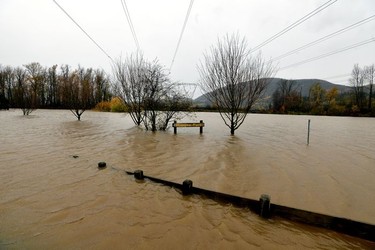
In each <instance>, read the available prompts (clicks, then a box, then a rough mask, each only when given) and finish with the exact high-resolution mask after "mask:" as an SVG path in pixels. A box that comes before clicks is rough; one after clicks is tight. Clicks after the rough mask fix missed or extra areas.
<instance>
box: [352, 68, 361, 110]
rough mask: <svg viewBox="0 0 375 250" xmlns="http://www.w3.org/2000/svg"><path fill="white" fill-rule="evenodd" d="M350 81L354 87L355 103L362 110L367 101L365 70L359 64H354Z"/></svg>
mask: <svg viewBox="0 0 375 250" xmlns="http://www.w3.org/2000/svg"><path fill="white" fill-rule="evenodd" d="M349 82H350V84H351V86H352V87H353V93H354V100H355V105H357V107H358V108H359V109H360V110H362V109H363V107H364V103H365V92H364V72H363V70H362V69H361V67H359V65H358V64H355V65H354V67H353V70H352V75H351V78H350V79H349Z"/></svg>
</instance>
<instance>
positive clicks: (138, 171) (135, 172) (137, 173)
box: [134, 170, 144, 180]
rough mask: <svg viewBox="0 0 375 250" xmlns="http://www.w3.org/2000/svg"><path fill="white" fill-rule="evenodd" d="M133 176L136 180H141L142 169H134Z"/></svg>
mask: <svg viewBox="0 0 375 250" xmlns="http://www.w3.org/2000/svg"><path fill="white" fill-rule="evenodd" d="M134 177H135V178H136V179H137V180H143V178H144V176H143V171H142V170H135V171H134Z"/></svg>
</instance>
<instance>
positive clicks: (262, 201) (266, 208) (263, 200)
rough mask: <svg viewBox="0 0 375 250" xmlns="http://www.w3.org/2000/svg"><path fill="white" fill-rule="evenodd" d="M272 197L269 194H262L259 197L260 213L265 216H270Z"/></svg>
mask: <svg viewBox="0 0 375 250" xmlns="http://www.w3.org/2000/svg"><path fill="white" fill-rule="evenodd" d="M270 208H271V197H270V196H269V195H267V194H262V195H261V196H260V198H259V215H260V216H261V217H263V218H268V217H270Z"/></svg>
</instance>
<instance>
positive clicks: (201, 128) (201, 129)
mask: <svg viewBox="0 0 375 250" xmlns="http://www.w3.org/2000/svg"><path fill="white" fill-rule="evenodd" d="M199 122H200V123H201V124H202V125H201V126H200V127H199V133H200V134H202V133H203V120H200V121H199Z"/></svg>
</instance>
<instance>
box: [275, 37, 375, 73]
mask: <svg viewBox="0 0 375 250" xmlns="http://www.w3.org/2000/svg"><path fill="white" fill-rule="evenodd" d="M371 42H375V38H370V39H367V40H364V41H362V42H359V43H355V44H352V45H349V46H347V47H345V48H342V49H339V50H335V51H332V52H329V53H326V54H322V55H319V56H316V57H312V58H309V59H306V60H303V61H300V62H297V63H293V64H290V65H288V66H285V67H282V68H280V69H279V70H284V69H288V68H292V67H296V66H299V65H302V64H305V63H308V62H312V61H316V60H319V59H322V58H325V57H328V56H332V55H335V54H338V53H341V52H344V51H347V50H350V49H354V48H357V47H360V46H363V45H366V44H368V43H371Z"/></svg>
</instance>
